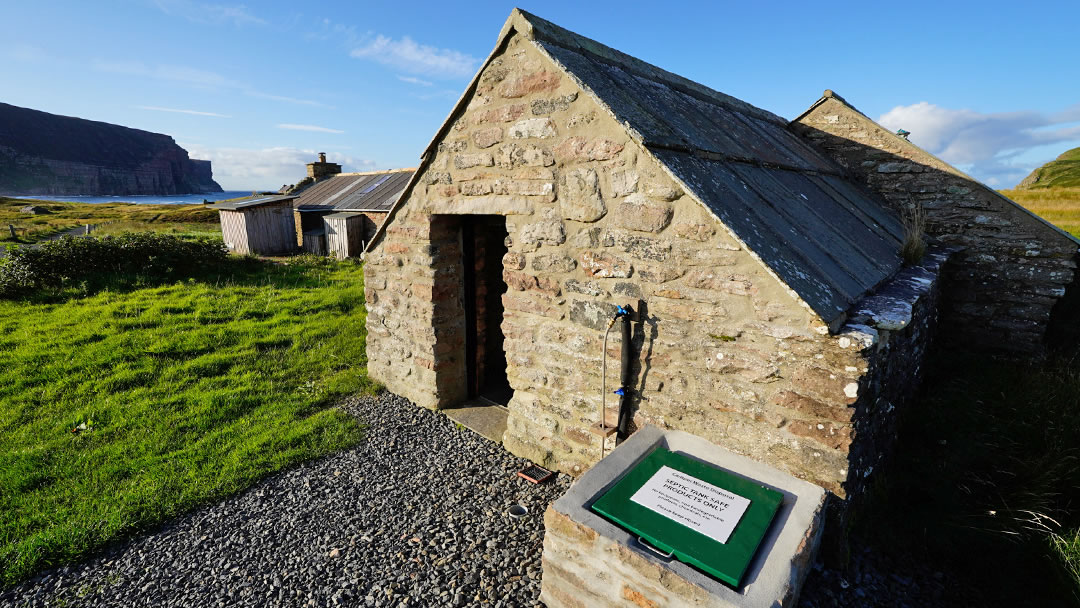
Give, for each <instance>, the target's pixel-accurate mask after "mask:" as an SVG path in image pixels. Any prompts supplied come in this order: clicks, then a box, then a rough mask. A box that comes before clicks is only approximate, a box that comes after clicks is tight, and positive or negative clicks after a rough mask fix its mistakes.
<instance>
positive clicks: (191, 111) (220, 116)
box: [133, 106, 232, 118]
mask: <svg viewBox="0 0 1080 608" xmlns="http://www.w3.org/2000/svg"><path fill="white" fill-rule="evenodd" d="M133 107H134V108H135V109H137V110H152V111H154V112H175V113H177V114H191V115H193V116H213V117H215V118H232V116H228V115H225V114H218V113H217V112H200V111H198V110H181V109H179V108H162V107H158V106H133Z"/></svg>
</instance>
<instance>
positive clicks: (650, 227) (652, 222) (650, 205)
mask: <svg viewBox="0 0 1080 608" xmlns="http://www.w3.org/2000/svg"><path fill="white" fill-rule="evenodd" d="M673 213H674V211H673V209H672V208H671V204H670V203H667V202H664V201H656V200H651V199H649V198H647V197H646V196H644V195H640V194H632V195H630V196H628V197H626V198H625V199H623V202H621V203H619V206H618V207H617V208H616V210H615V222H616V223H617V224H618V225H619V226H622V227H623V228H628V229H630V230H639V231H641V232H660V231H661V230H663V229H664V228H667V225H668V224H669V223H670V222H671V217H672V214H673Z"/></svg>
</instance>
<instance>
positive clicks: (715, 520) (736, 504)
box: [630, 466, 750, 543]
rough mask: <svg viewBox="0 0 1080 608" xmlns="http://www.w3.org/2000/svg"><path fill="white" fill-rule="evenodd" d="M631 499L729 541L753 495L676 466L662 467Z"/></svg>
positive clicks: (714, 538) (694, 528) (714, 537)
mask: <svg viewBox="0 0 1080 608" xmlns="http://www.w3.org/2000/svg"><path fill="white" fill-rule="evenodd" d="M630 500H632V501H634V502H636V503H637V504H639V505H641V506H643V507H645V508H646V509H649V510H651V511H655V512H657V513H659V514H660V515H663V516H664V517H667V518H668V519H670V520H673V521H676V522H678V523H680V524H682V525H684V526H686V527H687V528H690V529H691V530H694V531H695V532H700V533H701V534H704V535H705V536H708V537H709V538H711V539H713V540H715V541H717V542H719V543H726V542H727V541H728V538H730V537H731V533H732V532H733V531H734V530H735V524H737V523H739V520H740V519H742V516H743V514H744V513H746V509H747V508H748V507H749V506H750V499H748V498H744V497H742V496H739V495H738V494H732V493H731V492H728V491H727V490H724V489H723V488H718V487H716V486H714V485H712V484H711V483H707V482H704V481H701V480H700V479H697V478H694V477H690V476H689V475H686V474H685V473H680V472H679V471H676V470H675V469H673V468H671V467H668V466H664V467H660V470H659V471H657V472H656V473H655V474H654V475H653V476H652V477H650V478H649V481H646V482H645V485H643V486H641V488H640V489H638V491H637V492H634V495H633V496H631V497H630Z"/></svg>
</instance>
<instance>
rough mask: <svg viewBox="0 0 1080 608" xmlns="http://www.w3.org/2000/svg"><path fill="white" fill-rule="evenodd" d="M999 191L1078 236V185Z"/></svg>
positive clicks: (1079, 215)
mask: <svg viewBox="0 0 1080 608" xmlns="http://www.w3.org/2000/svg"><path fill="white" fill-rule="evenodd" d="M999 192H1001V194H1003V195H1005V196H1007V197H1008V198H1011V199H1012V200H1014V201H1016V202H1017V203H1020V204H1021V205H1023V206H1024V207H1025V208H1026V209H1028V210H1029V211H1031V212H1032V213H1034V214H1036V215H1038V216H1040V217H1042V218H1043V219H1045V220H1047V221H1049V222H1050V223H1052V224H1054V225H1055V226H1057V227H1058V228H1061V229H1062V230H1064V231H1066V232H1068V233H1069V234H1072V235H1073V236H1076V237H1080V187H1077V188H1039V189H1032V190H1019V189H1017V190H1000V191H999Z"/></svg>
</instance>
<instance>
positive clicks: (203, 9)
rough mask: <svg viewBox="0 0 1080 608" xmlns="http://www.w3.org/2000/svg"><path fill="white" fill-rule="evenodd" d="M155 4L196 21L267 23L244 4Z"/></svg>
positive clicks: (169, 0)
mask: <svg viewBox="0 0 1080 608" xmlns="http://www.w3.org/2000/svg"><path fill="white" fill-rule="evenodd" d="M154 5H155V6H157V7H158V9H160V10H161V11H162V12H164V13H165V14H167V15H176V16H179V17H183V18H184V19H187V20H188V21H192V22H194V23H204V24H210V25H221V24H223V23H232V24H233V25H236V26H245V25H266V20H265V19H261V18H259V17H256V16H255V15H253V14H251V13H250V12H249V11H248V8H247V7H246V6H244V5H243V4H232V5H228V4H202V3H195V2H191V1H190V0H154Z"/></svg>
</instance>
